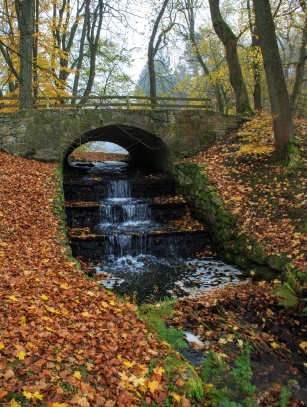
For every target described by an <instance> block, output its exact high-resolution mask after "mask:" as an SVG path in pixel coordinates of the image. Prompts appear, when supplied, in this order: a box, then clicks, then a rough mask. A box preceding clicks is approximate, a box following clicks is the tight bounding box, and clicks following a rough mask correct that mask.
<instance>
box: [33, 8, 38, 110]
mask: <svg viewBox="0 0 307 407" xmlns="http://www.w3.org/2000/svg"><path fill="white" fill-rule="evenodd" d="M38 24H39V0H35V27H34V31H35V37H34V39H33V103H34V105H35V103H36V102H37V97H38V65H37V62H38V61H37V58H38V31H39V29H38Z"/></svg>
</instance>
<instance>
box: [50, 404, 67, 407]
mask: <svg viewBox="0 0 307 407" xmlns="http://www.w3.org/2000/svg"><path fill="white" fill-rule="evenodd" d="M51 407H68V404H66V403H52V404H51Z"/></svg>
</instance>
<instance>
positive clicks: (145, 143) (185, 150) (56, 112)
mask: <svg viewBox="0 0 307 407" xmlns="http://www.w3.org/2000/svg"><path fill="white" fill-rule="evenodd" d="M240 122H241V119H240V118H239V117H237V116H227V115H224V114H221V113H218V112H214V111H210V110H200V109H193V110H192V109H189V110H175V109H154V110H145V109H144V110H124V109H89V108H88V109H86V108H83V109H46V110H20V111H17V112H14V113H7V114H0V150H1V151H4V152H7V153H10V154H14V155H18V156H21V157H27V158H32V159H36V160H39V161H46V162H65V160H67V157H68V155H69V154H70V153H71V152H72V151H73V150H74V149H75V148H76V147H78V146H80V145H81V144H84V143H86V142H88V141H108V142H112V143H115V144H118V145H119V146H121V147H123V148H125V149H126V150H127V151H128V152H129V153H130V156H131V158H132V160H134V161H135V162H137V163H140V164H142V165H146V166H147V167H153V168H156V169H163V170H166V171H171V170H172V163H173V162H174V161H175V160H178V159H180V158H183V157H187V156H191V155H193V154H195V153H197V152H198V151H200V150H201V149H203V148H205V147H206V145H209V144H211V143H213V142H214V141H215V140H216V139H218V138H223V137H225V136H226V135H227V134H228V133H229V132H230V131H231V130H233V129H235V128H237V127H238V125H239V124H240Z"/></svg>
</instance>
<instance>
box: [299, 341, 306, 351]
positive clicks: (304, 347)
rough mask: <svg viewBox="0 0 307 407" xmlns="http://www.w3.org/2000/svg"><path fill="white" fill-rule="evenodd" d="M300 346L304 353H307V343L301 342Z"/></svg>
mask: <svg viewBox="0 0 307 407" xmlns="http://www.w3.org/2000/svg"><path fill="white" fill-rule="evenodd" d="M299 346H300V348H302V349H303V351H304V352H306V353H307V342H301V343H300V345H299Z"/></svg>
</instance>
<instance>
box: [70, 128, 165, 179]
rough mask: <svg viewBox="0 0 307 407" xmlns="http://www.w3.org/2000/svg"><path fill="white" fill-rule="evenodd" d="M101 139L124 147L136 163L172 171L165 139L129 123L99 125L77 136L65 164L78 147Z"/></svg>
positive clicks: (141, 165)
mask: <svg viewBox="0 0 307 407" xmlns="http://www.w3.org/2000/svg"><path fill="white" fill-rule="evenodd" d="M99 141H103V142H109V143H114V144H116V145H118V146H120V147H122V148H123V149H125V150H126V151H127V152H128V153H129V157H130V160H131V162H133V164H135V165H138V166H140V167H145V168H153V169H156V170H162V171H167V172H172V162H171V157H170V152H169V148H168V147H167V145H166V144H165V143H164V141H163V140H162V139H161V138H160V137H158V136H156V135H155V134H153V133H150V132H148V131H146V130H143V129H140V128H138V127H133V126H127V125H109V126H104V127H99V128H95V129H92V130H90V131H88V132H86V133H84V134H82V135H81V136H78V137H76V140H75V141H74V142H73V143H72V144H71V145H70V146H69V148H68V149H67V151H66V154H65V157H64V164H67V162H68V157H69V155H70V154H71V153H72V152H73V151H74V150H75V149H76V148H77V147H79V146H81V145H83V144H86V143H89V142H99Z"/></svg>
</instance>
